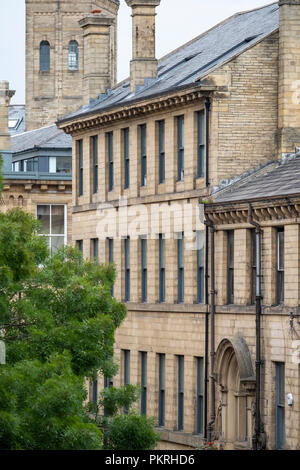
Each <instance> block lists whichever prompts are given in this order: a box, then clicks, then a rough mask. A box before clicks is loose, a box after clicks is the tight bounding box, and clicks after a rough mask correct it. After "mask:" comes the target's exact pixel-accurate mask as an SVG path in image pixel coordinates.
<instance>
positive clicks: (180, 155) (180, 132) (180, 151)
mask: <svg viewBox="0 0 300 470" xmlns="http://www.w3.org/2000/svg"><path fill="white" fill-rule="evenodd" d="M177 179H178V181H183V179H184V116H178V118H177Z"/></svg>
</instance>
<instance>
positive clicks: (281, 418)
mask: <svg viewBox="0 0 300 470" xmlns="http://www.w3.org/2000/svg"><path fill="white" fill-rule="evenodd" d="M279 425H280V426H281V428H280V430H279V428H278V426H279ZM275 447H276V449H278V450H283V449H284V448H285V363H284V362H275Z"/></svg>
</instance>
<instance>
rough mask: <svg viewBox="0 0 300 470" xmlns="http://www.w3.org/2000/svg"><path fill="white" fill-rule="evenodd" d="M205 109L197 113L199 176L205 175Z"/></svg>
mask: <svg viewBox="0 0 300 470" xmlns="http://www.w3.org/2000/svg"><path fill="white" fill-rule="evenodd" d="M204 116H205V113H204V110H202V111H199V112H198V113H197V177H198V178H203V176H204V148H205V144H204V142H205V140H204V139H205V137H204Z"/></svg>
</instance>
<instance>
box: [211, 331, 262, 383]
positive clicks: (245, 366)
mask: <svg viewBox="0 0 300 470" xmlns="http://www.w3.org/2000/svg"><path fill="white" fill-rule="evenodd" d="M230 350H231V351H232V350H233V351H234V353H235V355H236V359H237V362H238V366H239V374H240V379H241V381H242V382H247V381H253V380H255V376H254V370H253V365H252V360H251V354H250V351H249V348H248V345H247V343H246V341H245V340H244V338H243V337H242V336H234V337H232V338H230V337H229V338H224V339H222V341H221V343H220V344H219V346H218V349H217V352H216V359H215V370H216V373H217V374H219V373H220V372H219V371H220V369H221V364H222V362H223V363H224V358H225V356H226V354H228V351H230Z"/></svg>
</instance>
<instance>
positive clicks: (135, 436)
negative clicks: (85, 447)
mask: <svg viewBox="0 0 300 470" xmlns="http://www.w3.org/2000/svg"><path fill="white" fill-rule="evenodd" d="M154 425H155V418H147V417H146V416H144V415H138V414H136V413H129V414H124V415H121V414H120V415H117V416H115V417H114V418H113V419H112V420H111V421H110V424H109V426H108V428H107V431H106V432H105V449H107V450H152V449H154V448H155V447H156V445H157V443H158V441H159V440H160V435H159V434H158V433H156V432H155V431H154V429H153V428H154Z"/></svg>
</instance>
